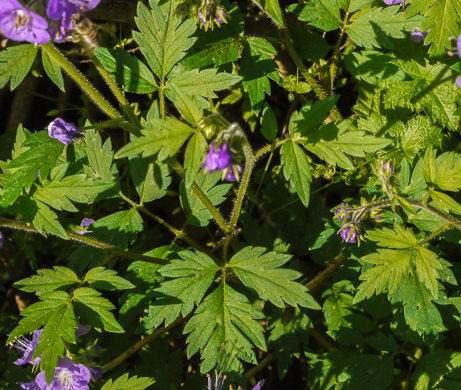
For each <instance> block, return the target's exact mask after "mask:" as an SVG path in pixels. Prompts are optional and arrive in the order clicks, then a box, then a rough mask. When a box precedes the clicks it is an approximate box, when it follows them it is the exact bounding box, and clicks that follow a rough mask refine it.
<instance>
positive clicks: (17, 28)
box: [0, 0, 50, 44]
mask: <svg viewBox="0 0 461 390" xmlns="http://www.w3.org/2000/svg"><path fill="white" fill-rule="evenodd" d="M0 30H1V31H2V32H3V35H5V36H6V37H7V38H9V39H12V40H13V41H20V42H21V41H27V42H30V43H38V44H42V43H47V42H49V41H50V34H49V33H48V22H47V21H46V20H45V19H44V18H42V17H41V16H40V15H37V14H36V13H35V12H32V11H29V10H28V9H26V8H25V7H23V6H22V5H21V3H19V2H18V1H17V0H1V1H0Z"/></svg>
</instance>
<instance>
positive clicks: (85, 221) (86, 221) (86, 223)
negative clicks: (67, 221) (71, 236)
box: [77, 218, 96, 235]
mask: <svg viewBox="0 0 461 390" xmlns="http://www.w3.org/2000/svg"><path fill="white" fill-rule="evenodd" d="M95 222H96V220H94V219H91V218H83V219H82V223H81V224H80V226H81V227H82V228H84V229H85V228H86V227H88V226H90V225H91V224H93V223H95ZM87 233H93V231H92V230H82V231H81V232H77V234H80V235H82V234H87Z"/></svg>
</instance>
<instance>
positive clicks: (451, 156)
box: [432, 152, 461, 191]
mask: <svg viewBox="0 0 461 390" xmlns="http://www.w3.org/2000/svg"><path fill="white" fill-rule="evenodd" d="M432 184H434V185H436V186H437V188H439V189H441V190H444V191H459V189H460V188H461V155H459V154H457V153H453V152H451V153H443V154H442V155H440V156H439V157H437V160H436V173H435V177H434V180H433V182H432Z"/></svg>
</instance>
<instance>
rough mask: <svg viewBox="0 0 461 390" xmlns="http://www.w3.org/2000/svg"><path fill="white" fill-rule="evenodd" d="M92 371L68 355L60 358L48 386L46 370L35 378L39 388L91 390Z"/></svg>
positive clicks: (41, 389) (50, 389) (48, 389)
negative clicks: (76, 362)
mask: <svg viewBox="0 0 461 390" xmlns="http://www.w3.org/2000/svg"><path fill="white" fill-rule="evenodd" d="M90 381H91V373H90V370H89V369H88V368H86V367H85V366H84V365H83V364H74V363H73V362H72V360H70V359H69V358H67V357H64V358H61V357H60V358H59V360H58V366H57V367H56V369H55V371H54V377H53V380H52V381H51V385H50V386H49V387H48V385H47V383H46V380H45V372H44V371H42V372H40V373H39V374H38V375H37V378H35V382H36V384H37V388H38V389H39V390H89V386H88V383H90Z"/></svg>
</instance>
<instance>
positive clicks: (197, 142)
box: [184, 132, 208, 187]
mask: <svg viewBox="0 0 461 390" xmlns="http://www.w3.org/2000/svg"><path fill="white" fill-rule="evenodd" d="M207 147H208V143H207V141H206V139H205V136H204V135H203V134H202V132H197V133H195V134H194V135H193V136H192V138H191V139H190V140H189V142H188V143H187V148H186V153H185V155H184V167H185V168H186V187H189V186H190V185H191V184H192V183H193V182H194V180H195V178H196V177H197V173H198V171H199V169H200V167H201V166H202V163H203V160H204V159H205V156H206V151H207Z"/></svg>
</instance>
